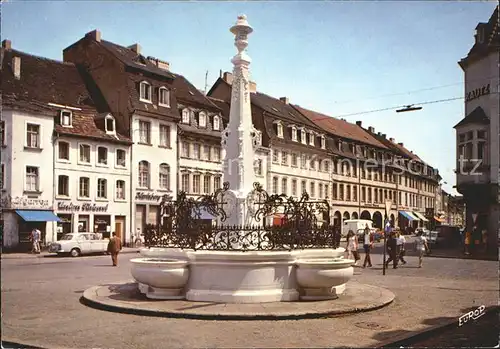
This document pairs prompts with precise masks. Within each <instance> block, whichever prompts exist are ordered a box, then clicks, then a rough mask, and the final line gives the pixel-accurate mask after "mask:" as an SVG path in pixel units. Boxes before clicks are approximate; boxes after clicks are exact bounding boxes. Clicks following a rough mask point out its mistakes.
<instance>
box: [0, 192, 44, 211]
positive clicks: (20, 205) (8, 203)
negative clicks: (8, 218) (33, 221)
mask: <svg viewBox="0 0 500 349" xmlns="http://www.w3.org/2000/svg"><path fill="white" fill-rule="evenodd" d="M0 205H1V206H2V207H3V208H11V209H34V210H50V209H52V206H51V205H50V203H49V200H42V199H31V198H29V197H27V196H16V197H11V196H10V195H7V196H4V197H3V198H2V200H1V202H0Z"/></svg>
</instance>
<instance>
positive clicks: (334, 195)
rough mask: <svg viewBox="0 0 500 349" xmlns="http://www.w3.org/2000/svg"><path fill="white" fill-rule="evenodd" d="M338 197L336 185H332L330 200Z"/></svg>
mask: <svg viewBox="0 0 500 349" xmlns="http://www.w3.org/2000/svg"><path fill="white" fill-rule="evenodd" d="M337 197H338V191H337V184H335V183H334V184H333V185H332V199H335V200H336V199H337Z"/></svg>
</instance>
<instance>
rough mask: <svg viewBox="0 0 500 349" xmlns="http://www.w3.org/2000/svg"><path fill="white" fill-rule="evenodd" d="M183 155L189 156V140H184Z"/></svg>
mask: <svg viewBox="0 0 500 349" xmlns="http://www.w3.org/2000/svg"><path fill="white" fill-rule="evenodd" d="M181 156H182V157H185V158H188V157H189V143H187V142H182V147H181Z"/></svg>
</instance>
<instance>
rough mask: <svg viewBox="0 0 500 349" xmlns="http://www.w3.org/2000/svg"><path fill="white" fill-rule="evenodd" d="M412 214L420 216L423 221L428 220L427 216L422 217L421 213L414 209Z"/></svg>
mask: <svg viewBox="0 0 500 349" xmlns="http://www.w3.org/2000/svg"><path fill="white" fill-rule="evenodd" d="M413 215H414V216H417V217H418V218H420V219H421V220H423V221H424V222H428V221H429V220H428V219H427V218H425V217H424V215H423V214H421V213H420V212H416V211H413Z"/></svg>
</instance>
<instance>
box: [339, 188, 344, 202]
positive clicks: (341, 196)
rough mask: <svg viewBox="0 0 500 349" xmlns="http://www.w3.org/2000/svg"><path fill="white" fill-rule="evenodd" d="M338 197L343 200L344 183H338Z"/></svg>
mask: <svg viewBox="0 0 500 349" xmlns="http://www.w3.org/2000/svg"><path fill="white" fill-rule="evenodd" d="M339 199H340V200H344V185H343V184H339Z"/></svg>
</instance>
